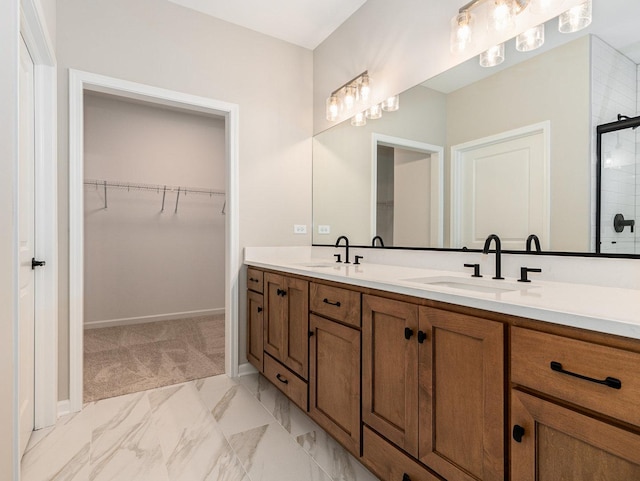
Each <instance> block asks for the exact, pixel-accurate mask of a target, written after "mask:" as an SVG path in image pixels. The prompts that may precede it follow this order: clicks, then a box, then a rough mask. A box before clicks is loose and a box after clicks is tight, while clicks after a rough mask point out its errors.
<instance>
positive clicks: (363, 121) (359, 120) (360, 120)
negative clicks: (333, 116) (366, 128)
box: [351, 112, 367, 127]
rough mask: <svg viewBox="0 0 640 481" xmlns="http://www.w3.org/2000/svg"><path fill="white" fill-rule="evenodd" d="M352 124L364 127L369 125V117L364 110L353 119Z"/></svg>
mask: <svg viewBox="0 0 640 481" xmlns="http://www.w3.org/2000/svg"><path fill="white" fill-rule="evenodd" d="M351 125H353V126H354V127H362V126H363V125H367V118H366V116H365V113H364V112H358V113H357V114H355V115H354V116H353V118H352V119H351Z"/></svg>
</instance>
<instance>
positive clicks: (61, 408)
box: [58, 399, 71, 417]
mask: <svg viewBox="0 0 640 481" xmlns="http://www.w3.org/2000/svg"><path fill="white" fill-rule="evenodd" d="M70 412H71V401H70V400H69V399H65V400H64V401H58V417H62V416H66V415H67V414H69V413H70Z"/></svg>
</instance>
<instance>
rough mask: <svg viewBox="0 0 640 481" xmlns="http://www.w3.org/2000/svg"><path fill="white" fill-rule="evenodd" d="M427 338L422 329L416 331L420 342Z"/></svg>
mask: <svg viewBox="0 0 640 481" xmlns="http://www.w3.org/2000/svg"><path fill="white" fill-rule="evenodd" d="M426 340H427V333H426V332H423V331H418V342H419V343H420V344H422V343H423V342H424V341H426Z"/></svg>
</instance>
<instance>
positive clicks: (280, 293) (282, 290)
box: [276, 289, 287, 297]
mask: <svg viewBox="0 0 640 481" xmlns="http://www.w3.org/2000/svg"><path fill="white" fill-rule="evenodd" d="M276 294H277V295H279V296H282V297H284V296H286V295H287V291H285V290H284V289H278V290H276Z"/></svg>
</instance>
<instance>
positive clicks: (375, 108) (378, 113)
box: [365, 104, 382, 120]
mask: <svg viewBox="0 0 640 481" xmlns="http://www.w3.org/2000/svg"><path fill="white" fill-rule="evenodd" d="M365 116H366V117H367V118H368V119H370V120H376V119H379V118H380V117H382V106H381V105H380V104H377V105H372V106H371V107H369V108H368V109H367V110H366V111H365Z"/></svg>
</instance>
